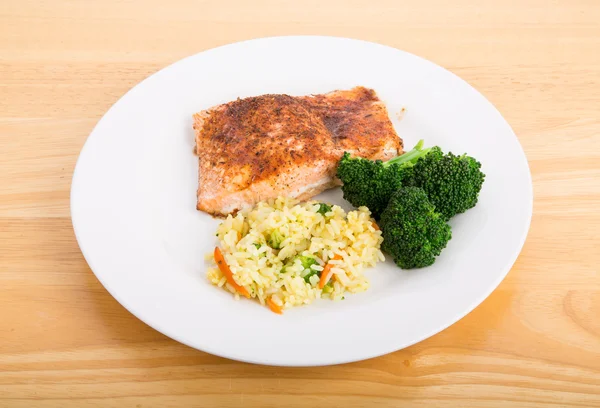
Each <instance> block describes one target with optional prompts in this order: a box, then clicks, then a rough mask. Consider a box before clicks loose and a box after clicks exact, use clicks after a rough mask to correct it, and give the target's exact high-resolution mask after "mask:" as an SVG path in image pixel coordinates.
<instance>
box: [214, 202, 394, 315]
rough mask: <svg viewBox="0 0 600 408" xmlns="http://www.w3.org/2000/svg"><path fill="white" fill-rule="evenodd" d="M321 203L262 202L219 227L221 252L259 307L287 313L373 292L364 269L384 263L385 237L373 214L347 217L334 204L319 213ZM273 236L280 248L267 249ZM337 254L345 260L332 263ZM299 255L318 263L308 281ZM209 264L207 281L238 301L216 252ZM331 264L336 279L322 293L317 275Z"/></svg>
mask: <svg viewBox="0 0 600 408" xmlns="http://www.w3.org/2000/svg"><path fill="white" fill-rule="evenodd" d="M319 204H320V203H319V202H316V201H309V202H304V203H298V202H297V201H295V200H294V199H290V198H281V197H280V198H278V199H276V200H270V201H268V202H261V203H258V204H257V205H256V206H255V207H254V208H252V209H249V210H243V211H240V212H239V213H238V214H237V215H236V216H235V217H234V216H231V215H229V216H228V217H227V219H226V220H224V221H223V222H222V223H221V224H220V225H219V227H218V229H217V238H218V240H219V247H220V248H221V252H222V253H223V256H224V258H225V261H226V263H227V264H228V265H229V267H230V269H231V271H232V273H233V275H234V279H235V281H236V282H237V284H238V285H240V286H244V287H245V288H246V290H247V291H248V292H249V293H250V294H251V296H252V297H253V298H256V299H258V300H259V302H260V303H261V304H263V305H264V304H265V302H266V300H267V299H269V298H270V299H271V301H272V302H273V303H275V304H276V305H278V306H280V307H282V308H289V307H292V306H298V305H304V304H309V303H311V302H312V301H313V300H314V299H317V298H328V299H332V300H340V299H342V298H343V295H344V292H346V291H348V292H352V293H355V292H361V291H364V290H366V289H368V288H369V281H368V280H367V279H366V277H365V276H364V275H363V272H364V269H365V268H366V267H370V266H374V265H375V264H376V263H377V262H378V261H383V260H384V257H383V254H382V253H381V251H380V249H379V247H380V245H381V242H382V241H383V238H382V237H381V232H380V231H379V230H378V229H376V228H375V225H374V223H373V220H372V219H371V213H370V212H369V209H368V208H366V207H361V208H359V209H358V210H356V211H350V212H348V214H346V213H345V212H344V210H343V209H342V208H341V207H339V206H336V205H333V206H331V211H329V212H327V213H325V214H320V213H319V212H318V210H319V208H320V205H319ZM273 231H277V232H278V233H279V234H281V236H283V241H282V242H281V244H280V246H279V248H278V249H274V248H272V247H271V246H269V245H268V243H271V242H270V241H269V238H270V237H271V236H272V234H273ZM271 244H272V243H271ZM336 254H337V255H339V256H341V257H342V259H341V260H334V259H333V257H334V255H336ZM297 256H310V257H313V258H314V259H315V260H316V262H317V263H316V264H314V265H312V266H310V269H312V270H313V271H316V272H317V273H318V274H316V273H315V274H314V275H312V276H309V277H308V278H307V279H306V280H308V282H306V281H305V279H304V277H303V276H305V275H307V274H308V272H310V270H309V269H305V268H304V267H303V266H302V264H301V262H300V261H299V260H297V259H295V257H297ZM207 260H208V261H209V262H211V264H212V266H211V267H210V268H209V269H208V279H209V281H210V282H211V283H213V284H214V285H217V286H219V287H222V288H224V289H226V290H228V291H230V292H231V293H233V294H234V295H235V297H236V298H239V294H238V293H236V291H235V289H234V288H233V286H231V285H230V284H229V283H227V279H226V277H225V276H224V275H223V274H222V273H221V271H220V270H219V268H218V267H216V266H215V265H216V264H215V261H214V257H213V254H212V253H211V254H208V255H207ZM327 263H330V264H332V268H331V272H332V273H333V278H332V279H330V281H329V284H328V285H327V286H325V287H324V288H323V289H319V287H318V284H319V276H318V275H319V274H320V271H322V270H323V268H324V267H325V265H326V264H327ZM284 267H285V268H284ZM313 273H314V272H313ZM309 275H310V274H309Z"/></svg>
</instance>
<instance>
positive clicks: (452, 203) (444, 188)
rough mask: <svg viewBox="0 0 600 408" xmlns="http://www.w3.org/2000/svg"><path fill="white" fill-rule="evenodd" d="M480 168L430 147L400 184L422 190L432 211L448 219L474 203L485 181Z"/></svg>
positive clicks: (466, 157) (476, 162)
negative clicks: (431, 205) (432, 208)
mask: <svg viewBox="0 0 600 408" xmlns="http://www.w3.org/2000/svg"><path fill="white" fill-rule="evenodd" d="M480 169H481V163H479V162H478V161H477V160H475V159H474V158H472V157H469V156H467V155H462V156H455V155H453V154H452V153H448V154H444V153H443V152H442V150H441V149H440V148H439V147H434V148H433V149H431V151H430V152H429V154H427V155H426V156H424V157H421V158H419V160H417V162H416V163H415V164H414V166H413V167H412V169H411V170H412V171H411V172H410V174H406V176H405V177H404V178H403V184H404V185H405V186H414V187H421V188H422V189H423V190H425V193H427V196H428V197H429V200H430V201H431V203H432V204H433V205H434V206H435V210H436V211H437V212H439V213H441V214H442V216H443V217H444V219H446V220H449V219H450V218H452V217H453V216H454V215H456V214H460V213H462V212H465V211H466V210H468V209H469V208H472V207H474V206H475V204H477V199H478V196H479V192H480V191H481V187H482V185H483V181H484V179H485V174H483V173H482V172H481V170H480Z"/></svg>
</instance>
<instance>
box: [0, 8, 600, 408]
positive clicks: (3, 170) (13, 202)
mask: <svg viewBox="0 0 600 408" xmlns="http://www.w3.org/2000/svg"><path fill="white" fill-rule="evenodd" d="M283 34H326V35H336V36H346V37H353V38H361V39H365V40H370V41H375V42H380V43H384V44H387V45H391V46H394V47H397V48H400V49H403V50H406V51H409V52H412V53H415V54H418V55H421V56H423V57H425V58H428V59H430V60H432V61H434V62H436V63H438V64H440V65H442V66H444V67H446V68H448V69H450V70H451V71H453V72H455V73H456V74H458V75H459V76H461V77H462V78H464V79H466V80H467V81H468V82H470V83H471V84H472V85H473V86H474V87H475V88H477V89H479V90H480V91H481V92H483V93H484V94H485V95H486V96H487V97H488V98H489V99H490V100H491V101H492V103H494V104H495V105H496V106H497V107H498V109H499V110H500V111H501V112H502V113H503V114H504V116H505V118H506V119H507V120H508V122H509V123H510V124H511V125H512V126H513V128H514V130H515V132H516V133H517V135H518V136H519V139H520V140H521V143H522V145H523V147H524V149H525V152H526V153H527V157H528V159H529V163H530V166H531V172H532V174H533V183H534V193H535V205H534V215H533V221H532V224H531V230H530V232H529V237H528V239H527V242H526V244H525V247H524V248H523V252H522V253H521V256H520V257H519V259H518V261H517V262H516V264H515V266H514V268H513V269H512V271H511V272H510V274H509V275H508V277H507V278H506V279H505V280H504V282H503V283H502V284H501V285H500V287H499V288H498V289H497V290H496V291H495V292H494V293H493V294H492V295H491V296H490V297H489V298H488V299H487V300H486V301H485V302H484V303H483V304H482V305H481V306H479V307H478V308H477V309H476V310H475V311H473V312H472V313H471V314H469V315H468V316H467V317H465V318H464V319H463V320H461V321H460V322H458V323H456V324H455V325H454V326H452V327H450V328H449V329H447V330H445V331H443V332H442V333H440V334H438V335H436V336H434V337H432V338H430V339H428V340H426V341H424V342H422V343H420V344H418V345H416V346H413V347H410V348H408V349H405V350H402V351H399V352H396V353H393V354H391V355H388V356H385V357H381V358H376V359H373V360H369V361H364V362H360V363H355V364H347V365H342V366H335V367H325V368H274V367H261V366H253V365H247V364H241V363H237V362H234V361H229V360H226V359H223V358H219V357H214V356H211V355H208V354H205V353H202V352H199V351H196V350H193V349H190V348H188V347H185V346H183V345H181V344H178V343H176V342H175V341H173V340H170V339H168V338H166V337H165V336H163V335H161V334H159V333H157V332H156V331H154V330H152V329H151V328H149V327H147V326H146V325H145V324H143V323H142V322H140V321H139V320H137V319H136V318H135V317H133V316H132V315H131V314H130V313H129V312H127V311H126V310H125V309H124V308H123V307H121V306H120V305H119V304H118V303H117V302H116V301H115V300H114V299H113V298H112V297H111V296H110V295H109V294H108V293H107V292H106V290H104V288H103V287H102V286H101V285H100V284H99V283H98V281H97V280H96V278H95V277H94V275H93V274H92V272H91V271H90V269H89V267H88V266H87V264H86V263H85V261H84V259H83V257H82V255H81V253H80V251H79V248H78V246H77V243H76V241H75V237H74V235H73V230H72V228H71V221H70V219H69V187H70V182H71V175H72V172H73V167H74V165H75V160H76V159H77V156H78V154H79V150H80V149H81V147H82V146H83V143H84V142H85V140H86V137H87V136H88V134H89V133H90V131H91V130H92V128H93V126H94V125H95V123H96V122H97V121H98V119H99V118H100V117H101V116H102V114H104V112H105V111H106V110H107V109H108V108H109V107H110V106H111V105H112V104H113V103H114V102H115V101H116V100H117V99H118V98H119V97H120V96H121V95H122V94H123V93H125V92H126V91H127V90H128V89H129V88H130V87H132V86H133V85H135V84H136V83H138V82H139V81H140V80H142V79H143V78H145V77H146V76H148V75H149V74H151V73H153V72H155V71H157V70H158V69H160V68H162V67H164V66H166V65H167V64H170V63H171V62H174V61H176V60H178V59H180V58H182V57H185V56H187V55H190V54H193V53H196V52H199V51H202V50H205V49H207V48H211V47H215V46H218V45H222V44H226V43H230V42H234V41H239V40H245V39H249V38H256V37H264V36H273V35H283ZM0 140H1V150H0V155H1V156H0V157H1V158H2V160H1V161H0V187H1V189H0V407H27V408H29V407H48V408H49V407H60V408H63V407H67V408H70V407H73V408H81V407H112V406H119V407H121V406H122V407H136V408H142V407H144V408H146V407H175V406H182V407H203V408H206V407H287V408H294V407H328V408H332V407H361V406H365V407H375V406H379V407H419V408H420V407H518V408H527V407H600V272H599V271H600V239H599V237H600V2H598V1H597V0H555V1H551V0H523V1H517V0H514V1H513V0H511V1H506V0H487V1H481V0H480V1H468V0H453V1H451V2H447V1H444V0H420V1H417V2H402V1H394V0H390V1H377V0H370V1H365V0H357V1H341V0H340V1H327V2H323V1H322V0H310V1H306V2H295V1H279V2H278V1H267V0H260V1H259V0H253V1H248V2H246V1H242V0H237V1H198V2H194V1H185V0H169V1H159V0H152V1H149V0H144V1H142V0H129V1H125V0H124V1H91V0H90V1H41V0H38V1H20V0H4V1H2V2H1V4H0ZM506 165H507V166H510V163H507V164H506Z"/></svg>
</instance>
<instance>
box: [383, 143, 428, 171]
mask: <svg viewBox="0 0 600 408" xmlns="http://www.w3.org/2000/svg"><path fill="white" fill-rule="evenodd" d="M431 149H432V148H431V147H428V148H427V149H423V139H421V140H419V142H418V143H417V144H416V145H415V147H413V149H412V150H411V151H409V152H406V153H404V154H402V155H400V156H396V157H394V158H393V159H390V160H388V161H386V162H383V167H389V166H391V165H392V164H394V163H395V164H402V163H408V162H413V161H416V160H417V159H418V158H419V157H423V156H425V155H426V154H427V153H429V151H430V150H431Z"/></svg>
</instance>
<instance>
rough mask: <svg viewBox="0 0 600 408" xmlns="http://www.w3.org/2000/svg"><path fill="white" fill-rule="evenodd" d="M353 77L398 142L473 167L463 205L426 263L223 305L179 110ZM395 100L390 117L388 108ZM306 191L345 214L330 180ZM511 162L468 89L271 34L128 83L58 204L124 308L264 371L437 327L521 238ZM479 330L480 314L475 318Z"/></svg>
mask: <svg viewBox="0 0 600 408" xmlns="http://www.w3.org/2000/svg"><path fill="white" fill-rule="evenodd" d="M356 85H363V86H366V87H370V88H373V89H375V91H376V92H377V94H378V95H379V97H380V98H381V99H382V100H383V101H384V102H385V103H386V105H387V108H388V111H389V113H390V118H391V119H392V121H393V123H394V126H395V127H396V130H397V132H398V134H399V135H400V136H401V137H402V138H403V139H404V143H405V146H406V147H407V149H410V148H411V147H412V146H413V145H414V143H416V142H417V141H418V140H419V139H425V144H426V146H433V145H440V146H442V148H443V149H444V150H450V151H452V152H455V153H464V152H467V153H469V154H470V155H472V156H474V157H476V158H477V159H478V160H479V161H481V163H482V168H483V171H484V172H485V173H486V175H487V177H486V181H485V184H484V186H483V190H482V192H481V195H480V200H479V204H478V205H477V206H476V207H475V208H473V209H471V210H469V211H467V212H466V213H464V214H461V215H459V216H457V217H455V218H453V219H452V221H451V225H452V228H453V238H452V240H451V241H450V243H449V244H448V246H447V248H446V249H445V250H444V252H443V253H442V255H441V256H440V257H439V258H438V260H437V262H436V263H435V264H434V265H433V266H431V267H429V268H425V269H421V270H410V271H404V270H401V269H399V268H397V267H396V266H395V265H394V263H393V262H392V261H391V260H389V259H388V260H387V261H386V262H385V263H381V264H379V265H378V266H377V267H375V268H372V269H370V270H368V271H367V276H368V278H369V279H370V281H371V288H370V289H369V290H368V291H367V292H364V293H360V294H356V295H351V296H346V300H344V301H338V302H332V301H329V300H319V301H316V302H314V303H313V304H312V305H309V306H304V307H299V308H295V309H291V310H286V312H285V314H284V315H283V316H280V315H276V314H274V313H271V312H270V311H269V309H268V308H266V307H262V306H260V305H259V304H258V303H257V302H251V301H248V300H244V299H242V300H240V301H235V300H234V299H233V297H232V296H231V295H230V294H229V293H227V292H225V291H224V290H222V289H219V288H217V287H215V286H212V285H210V284H209V282H208V280H207V279H206V265H205V264H204V255H205V254H206V253H208V252H211V251H212V250H213V248H214V246H215V243H216V240H215V236H214V234H215V230H216V227H217V225H218V223H219V220H216V219H213V218H211V217H210V216H209V215H207V214H205V213H202V212H199V211H197V210H196V209H195V206H196V188H197V168H198V161H197V158H196V157H195V156H194V155H193V154H192V150H193V146H194V142H193V139H194V135H193V131H192V114H193V113H194V112H197V111H200V110H202V109H206V108H209V107H211V106H213V105H216V104H220V103H225V102H229V101H231V100H234V99H236V98H238V97H247V96H253V95H260V94H265V93H287V94H291V95H306V94H314V93H324V92H329V91H332V90H335V89H348V88H351V87H353V86H356ZM403 108H404V109H405V112H404V115H403V117H402V118H401V117H400V115H399V112H401V111H402V109H403ZM319 199H322V200H326V201H330V202H334V203H336V204H340V205H342V206H343V207H344V208H346V209H349V208H350V207H349V206H348V205H347V203H344V201H343V200H342V195H341V192H340V190H339V189H334V190H330V191H328V192H326V193H325V194H322V195H321V197H320V198H319ZM531 211H532V188H531V177H530V173H529V168H528V165H527V160H526V158H525V155H524V153H523V150H522V149H521V146H520V145H519V141H518V140H517V138H516V136H515V134H514V133H513V131H512V130H511V128H510V126H509V125H508V123H506V121H505V120H504V119H503V118H502V116H501V115H500V113H499V112H498V111H497V110H496V109H495V108H494V106H492V104H491V103H490V102H488V101H487V100H486V99H485V98H484V97H483V96H482V95H481V94H479V93H478V92H477V91H476V90H475V89H473V88H472V87H471V86H469V85H468V84H467V83H466V82H464V81H463V80H461V79H460V78H458V77H457V76H455V75H453V74H452V73H450V72H448V71H446V70H444V69H442V68H440V67H439V66H437V65H435V64H433V63H431V62H428V61H426V60H424V59H422V58H419V57H416V56H414V55H411V54H408V53H406V52H402V51H399V50H396V49H393V48H389V47H385V46H382V45H378V44H373V43H368V42H364V41H356V40H349V39H342V38H330V37H276V38H265V39H259V40H252V41H246V42H241V43H236V44H232V45H227V46H224V47H220V48H216V49H212V50H209V51H205V52H202V53H200V54H197V55H194V56H191V57H188V58H185V59H183V60H181V61H179V62H177V63H175V64H173V65H171V66H169V67H167V68H165V69H163V70H161V71H159V72H157V73H156V74H154V75H152V76H151V77H149V78H147V79H146V80H144V81H142V82H141V83H140V84H138V85H137V86H135V87H134V88H133V89H131V90H130V91H129V92H128V93H127V94H126V95H125V96H123V97H122V98H121V99H120V100H119V101H118V102H117V103H116V104H115V105H114V106H113V107H112V108H110V110H109V111H108V112H107V113H106V115H104V117H103V118H102V119H101V120H100V122H99V123H98V124H97V126H96V128H95V129H94V131H93V132H92V134H91V135H90V137H89V138H88V140H87V142H86V144H85V146H84V148H83V150H82V151H81V155H80V157H79V160H78V162H77V167H76V169H75V174H74V176H73V183H72V187H71V214H72V219H73V225H74V228H75V233H76V236H77V240H78V242H79V245H80V247H81V250H82V252H83V254H84V256H85V258H86V260H87V262H88V264H89V265H90V267H91V268H92V270H93V271H94V273H95V274H96V276H97V277H98V279H99V280H100V282H102V284H103V285H104V286H105V287H106V289H107V290H108V291H109V292H110V293H111V294H112V295H113V296H114V297H115V298H116V299H117V300H118V301H119V302H120V303H121V304H122V305H123V306H124V307H126V308H127V309H128V310H129V311H130V312H131V313H133V314H134V315H135V316H137V317H138V318H139V319H141V320H143V321H144V322H145V323H147V324H148V325H150V326H152V327H153V328H155V329H156V330H158V331H160V332H162V333H164V334H165V335H167V336H169V337H171V338H173V339H175V340H177V341H179V342H181V343H184V344H187V345H189V346H191V347H195V348H197V349H200V350H203V351H206V352H209V353H212V354H216V355H219V356H224V357H228V358H231V359H236V360H241V361H247V362H253V363H260V364H271V365H290V366H309V365H326V364H337V363H345V362H351V361H357V360H362V359H366V358H370V357H375V356H379V355H382V354H386V353H389V352H392V351H395V350H399V349H401V348H404V347H407V346H409V345H412V344H414V343H416V342H418V341H421V340H423V339H425V338H427V337H429V336H431V335H433V334H435V333H437V332H439V331H441V330H443V329H444V328H446V327H448V326H450V325H451V324H453V323H454V322H456V321H457V320H459V319H460V318H462V317H463V316H465V315H466V314H467V313H469V312H470V311H471V310H472V309H473V308H475V307H476V306H477V305H478V304H479V303H481V302H482V301H483V300H484V299H485V298H486V297H487V296H488V295H489V294H490V293H491V292H492V290H494V288H496V286H497V285H498V284H499V283H500V281H501V280H502V279H503V278H504V276H505V275H506V274H507V272H508V271H509V269H510V268H511V266H512V264H513V263H514V261H515V260H516V258H517V255H518V254H519V251H520V250H521V247H522V245H523V243H524V241H525V237H526V235H527V231H528V228H529V222H530V219H531ZM482 324H485V323H484V322H482Z"/></svg>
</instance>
